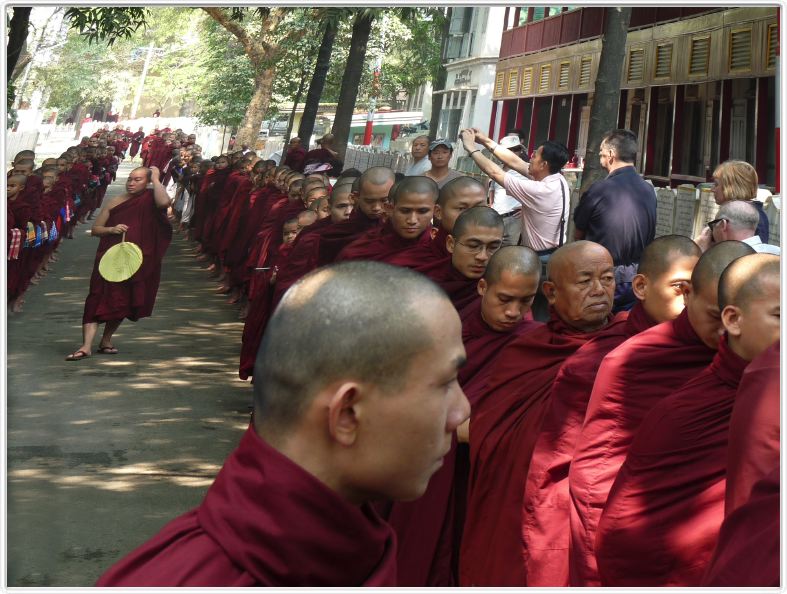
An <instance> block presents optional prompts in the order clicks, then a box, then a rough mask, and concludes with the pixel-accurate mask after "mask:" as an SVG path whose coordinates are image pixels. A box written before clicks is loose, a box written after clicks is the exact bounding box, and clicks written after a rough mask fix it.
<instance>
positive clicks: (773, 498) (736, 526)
mask: <svg viewBox="0 0 787 594" xmlns="http://www.w3.org/2000/svg"><path fill="white" fill-rule="evenodd" d="M779 469H780V466H779V463H778V462H777V464H776V466H775V467H774V468H773V469H772V470H771V472H769V473H768V474H767V475H765V476H764V477H763V478H762V479H760V480H759V481H758V482H756V483H755V484H754V487H753V488H752V491H751V496H750V497H749V499H748V500H747V501H746V502H745V503H743V504H742V505H741V506H740V507H738V508H737V509H735V511H733V512H732V514H731V515H729V516H728V517H727V518H726V519H725V520H724V523H723V524H722V525H721V530H720V531H719V539H718V542H717V543H716V550H715V551H714V553H713V559H712V560H711V562H710V565H709V567H708V572H707V573H706V574H705V577H704V578H703V580H702V585H703V586H711V587H719V586H736V587H739V588H745V587H750V588H751V587H759V588H762V587H773V588H778V587H779V586H780V585H781V580H780V572H781V556H780V555H779V551H780V549H779V540H780V536H781V530H780V529H779V512H780V507H781V501H782V497H781V493H780V491H779V481H780V472H779Z"/></svg>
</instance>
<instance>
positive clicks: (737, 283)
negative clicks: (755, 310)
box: [719, 254, 780, 309]
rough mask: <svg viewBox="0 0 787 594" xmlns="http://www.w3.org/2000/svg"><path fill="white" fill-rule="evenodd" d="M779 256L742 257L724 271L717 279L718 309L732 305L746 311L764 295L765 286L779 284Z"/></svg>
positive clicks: (756, 255) (758, 255) (754, 255)
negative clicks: (770, 283)
mask: <svg viewBox="0 0 787 594" xmlns="http://www.w3.org/2000/svg"><path fill="white" fill-rule="evenodd" d="M779 261H780V258H779V256H775V255H773V254H751V255H748V256H742V257H740V258H738V259H737V260H733V261H732V263H731V264H730V265H729V266H727V267H726V268H725V269H724V272H722V274H721V277H720V278H719V309H724V308H725V307H727V306H728V305H734V306H735V307H739V308H741V309H748V307H749V305H750V304H751V303H752V301H754V300H755V299H756V298H757V297H759V296H761V295H763V294H764V293H765V286H764V285H765V284H766V283H769V282H773V281H775V282H776V283H777V284H778V282H779V275H780V271H779Z"/></svg>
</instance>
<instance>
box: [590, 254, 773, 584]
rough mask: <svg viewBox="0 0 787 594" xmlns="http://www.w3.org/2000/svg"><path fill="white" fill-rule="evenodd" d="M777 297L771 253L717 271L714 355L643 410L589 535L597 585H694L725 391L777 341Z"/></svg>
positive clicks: (719, 477)
mask: <svg viewBox="0 0 787 594" xmlns="http://www.w3.org/2000/svg"><path fill="white" fill-rule="evenodd" d="M779 301H780V299H779V257H778V256H774V255H769V254H752V255H750V256H744V257H742V258H739V259H737V260H735V261H734V262H732V263H731V264H730V265H729V266H728V267H727V268H726V269H725V271H724V272H723V273H722V275H721V278H720V280H719V308H720V309H721V320H722V323H723V324H724V328H725V330H726V335H725V336H724V337H722V339H721V341H720V343H719V352H718V353H717V354H716V356H715V357H714V359H713V362H712V363H711V365H710V366H708V368H707V369H705V370H704V371H703V372H702V373H700V374H699V375H697V376H696V377H695V378H693V379H691V380H690V381H688V382H687V383H686V384H685V385H684V386H683V387H681V388H680V389H679V390H677V391H676V392H675V393H674V394H672V395H671V396H669V397H668V398H665V399H664V400H662V401H661V402H660V403H659V404H657V405H656V406H655V407H653V410H651V411H650V413H648V415H647V416H646V417H645V419H644V420H643V421H642V424H641V426H640V428H639V430H638V432H637V435H636V437H635V438H634V441H633V442H632V444H631V447H630V448H629V451H628V455H627V456H626V461H625V462H624V464H623V466H622V467H621V469H620V471H619V472H618V475H617V478H616V479H615V483H614V485H613V487H612V489H611V491H610V493H609V497H608V499H607V503H606V505H605V507H604V511H603V513H602V516H601V520H600V522H599V527H598V535H597V536H596V559H597V561H598V569H599V575H600V576H601V583H602V584H603V585H609V586H698V585H700V582H701V580H702V576H703V575H704V574H705V570H706V569H707V564H708V562H709V560H710V556H711V554H712V553H713V548H714V545H715V543H716V539H717V537H718V534H719V528H720V527H721V523H722V521H723V520H724V495H725V487H726V481H725V477H726V471H727V444H728V438H729V426H730V417H731V415H732V407H733V403H734V402H735V394H736V392H737V391H738V384H739V383H740V379H741V377H742V375H743V370H744V369H745V368H746V366H747V365H748V364H749V362H750V361H751V360H752V359H754V358H755V357H756V356H758V355H759V354H760V353H762V352H763V351H765V349H767V348H768V347H769V346H770V345H771V344H773V343H774V342H775V341H776V340H778V339H779Z"/></svg>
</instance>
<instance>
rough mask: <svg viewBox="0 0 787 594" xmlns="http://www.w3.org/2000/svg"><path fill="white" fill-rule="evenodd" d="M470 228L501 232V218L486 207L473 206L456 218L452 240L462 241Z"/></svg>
mask: <svg viewBox="0 0 787 594" xmlns="http://www.w3.org/2000/svg"><path fill="white" fill-rule="evenodd" d="M472 227H485V228H489V229H499V230H500V231H501V232H502V231H503V227H504V224H503V217H501V216H500V214H499V213H498V212H497V211H496V210H494V209H493V208H489V207H488V206H475V207H473V208H468V209H467V210H465V211H462V213H461V214H460V215H459V216H458V217H457V219H456V223H454V228H453V230H452V231H451V235H452V236H453V237H454V239H458V240H459V241H462V238H463V237H464V236H465V235H467V233H468V232H469V231H470V229H471V228H472Z"/></svg>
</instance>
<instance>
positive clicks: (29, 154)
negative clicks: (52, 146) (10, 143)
mask: <svg viewBox="0 0 787 594" xmlns="http://www.w3.org/2000/svg"><path fill="white" fill-rule="evenodd" d="M35 158H36V153H35V151H31V150H24V151H19V152H18V153H17V154H16V157H14V163H18V162H19V161H20V160H21V159H35Z"/></svg>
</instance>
